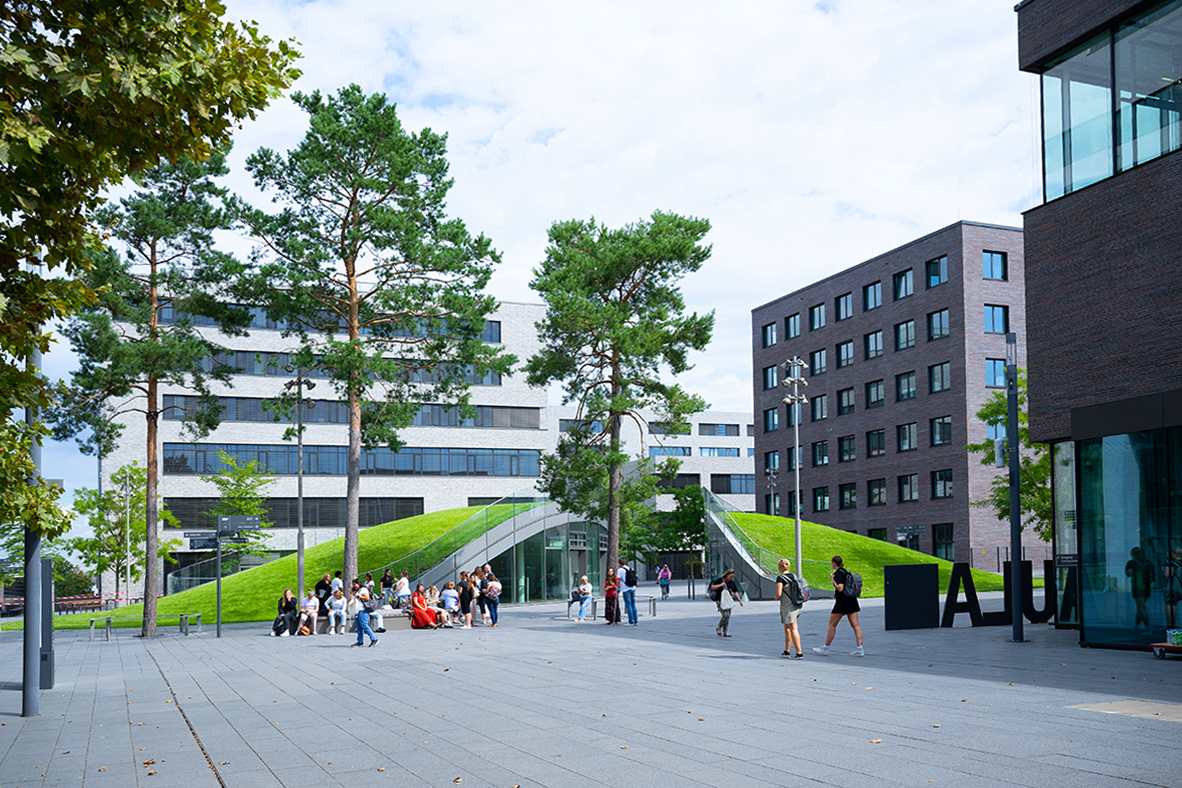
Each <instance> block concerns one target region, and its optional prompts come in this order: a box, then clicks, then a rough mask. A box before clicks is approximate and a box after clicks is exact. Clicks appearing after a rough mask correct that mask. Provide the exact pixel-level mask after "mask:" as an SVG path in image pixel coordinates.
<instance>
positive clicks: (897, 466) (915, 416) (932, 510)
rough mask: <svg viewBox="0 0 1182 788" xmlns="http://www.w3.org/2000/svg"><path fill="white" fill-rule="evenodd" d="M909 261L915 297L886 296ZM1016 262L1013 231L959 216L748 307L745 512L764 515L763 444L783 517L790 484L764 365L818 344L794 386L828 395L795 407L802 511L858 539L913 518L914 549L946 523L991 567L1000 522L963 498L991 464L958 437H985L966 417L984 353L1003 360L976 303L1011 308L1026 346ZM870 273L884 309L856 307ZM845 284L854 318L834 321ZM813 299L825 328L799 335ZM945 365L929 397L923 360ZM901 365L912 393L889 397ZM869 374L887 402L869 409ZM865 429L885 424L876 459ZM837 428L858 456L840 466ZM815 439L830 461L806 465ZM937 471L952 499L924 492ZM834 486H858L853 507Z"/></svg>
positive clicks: (1000, 341)
mask: <svg viewBox="0 0 1182 788" xmlns="http://www.w3.org/2000/svg"><path fill="white" fill-rule="evenodd" d="M985 249H988V250H990V251H1001V252H1006V253H1007V255H1008V257H1009V270H1010V278H1009V280H1008V281H1006V282H994V281H985V280H984V279H983V278H982V272H981V252H982V250H985ZM941 255H947V256H948V272H949V281H948V282H947V283H946V284H943V285H940V286H938V287H935V288H932V289H928V288H927V287H926V277H925V269H924V263H925V262H926V261H928V260H931V259H934V258H937V257H939V256H941ZM908 268H910V269H911V270H912V276H913V281H914V295H912V296H910V297H908V298H904V299H901V300H899V301H895V300H893V294H892V287H891V284H892V277H893V275H894V274H895V273H898V272H900V271H903V270H906V269H908ZM1023 268H1024V258H1023V250H1022V233H1021V231H1019V230H1016V229H1013V228H999V227H994V226H989V225H979V224H970V223H958V224H955V225H952V226H951V227H948V228H945V229H943V230H940V231H938V232H936V233H933V234H931V235H929V236H926V237H924V238H921V239H919V240H917V241H914V242H912V243H910V244H907V245H906V246H903V247H900V248H898V249H895V250H893V251H891V252H888V253H886V254H884V255H881V256H879V257H876V258H874V259H872V260H869V261H867V262H865V263H862V264H861V265H858V266H855V267H853V268H850V269H848V270H846V271H842V272H841V273H838V274H836V275H834V276H831V277H829V278H828V279H825V280H822V281H820V282H817V283H816V284H814V285H811V286H809V287H806V288H803V289H802V290H799V291H797V292H794V293H790V294H789V295H786V296H784V297H782V298H779V299H777V300H776V301H773V302H771V303H769V304H765V305H764V306H761V307H758V308H756V309H754V310H752V323H751V328H752V360H753V374H754V380H753V390H754V415H755V424H756V429H755V451H756V456H755V474H756V480H757V494H756V502H757V507H756V508H757V509H758V510H759V511H761V512H762V511H765V505H764V495H765V494H766V493H767V492H768V490H767V487H766V484H765V482H764V476H763V456H764V453H765V452H768V451H773V450H778V451H779V452H780V468H781V470H780V475H779V481H778V483H777V485H776V491H777V492H779V493H780V495H781V513H782V514H787V513H788V511H789V509H788V498H789V494H790V492H791V491H792V490H793V489H794V487H793V480H792V471H791V470H789V468H788V458H789V456H790V454H791V448H790V447H791V445H792V428H791V426H789V425H788V424H787V413H786V410H785V408H784V406H783V405H782V400H783V397H784V396H785V394H786V393H787V389H786V388H785V387H783V386H780V387H778V388H777V389H775V390H771V391H764V390H763V385H762V382H763V378H762V375H763V369H764V367H768V366H772V365H775V364H780V363H783V362H784V361H785V360H786V359H788V358H790V357H791V356H793V355H796V354H799V355H800V356H801V357H802V358H803V359H805V360H806V361H808V360H809V354H810V353H811V352H812V351H814V350H818V349H820V348H822V347H824V348H825V349H826V350H827V351H828V354H829V364H828V371H827V372H826V373H825V374H823V375H813V376H808V377H807V378H806V379H807V380H808V383H809V385H808V387H807V389H805V393H806V394H807V395H808V396H809V397H810V398H811V397H814V396H816V395H818V394H822V393H824V394H827V395H828V397H829V418H828V419H826V420H824V421H819V422H813V421H811V420H810V418H809V414H808V412H807V409H806V412H805V417H804V419H803V420H802V423H801V426H800V441H801V445H802V447H804V454H805V457H804V463H803V464H802V467H801V489H802V495H803V498H804V506H803V508H802V514H803V516H804V518H805V519H808V520H812V521H815V522H820V523H824V524H825V525H829V526H832V527H835V528H841V529H843V530H847V531H856V532H857V533H860V534H863V535H865V534H866V533H867V531H868V530H869V529H871V528H886V529H887V536H888V539H890V540H892V541H893V540H894V538H895V533H896V529H898V528H901V527H906V526H922V527H923V536H922V537H921V540H920V549H921V550H923V551H924V552H927V553H931V552H932V547H933V544H932V542H933V539H932V525H934V524H937V523H949V522H950V523H953V532H954V544H955V557H956V559H957V560H961V561H964V560H969V557H970V551H973V552H974V555H973V560H974V561H976V562H977V563H978V564H980V563H981V559H982V555H981V552H982V551H984V552H985V553H986V554H987V559H988V560H987V561H986V565H987V566H990V567H992V565H993V547H995V546H997V545H1004V544H1008V540H1009V536H1008V526H1001V528H1000V529H999V528H998V527H997V526H1000V525H1001V524H999V523H997V520H996V518H995V517H994V516H993V515H992V514H990V513H989V512H988V511H987V510H983V509H977V508H973V507H970V506H969V505H968V503H969V501H970V500H973V499H979V498H981V497H983V496H984V494H985V492H986V491H987V490H988V487H989V482H990V480H991V479H992V477H993V475H994V474H995V470H994V469H993V468H992V467H986V466H982V465H980V464H979V463H978V461H977V459H976V458H975V457H973V458H969V457H968V456H967V454H966V452H965V450H964V445H965V444H966V443H968V442H970V441H972V442H977V441H980V440H982V439H983V438H984V435H985V428H984V425H982V424H980V423H979V422H977V421H976V419H975V413H976V411H977V409H978V408H979V407H980V405H981V404H982V403H983V401H984V400H985V399H986V398H987V397H988V396H989V395H990V394H991V393H992V390H990V389H986V387H985V359H986V358H1004V357H1005V339H1004V337H1002V336H997V335H986V334H985V332H984V305H985V304H986V303H991V304H1005V305H1007V306H1009V307H1010V325H1011V330H1013V331H1017V332H1018V333H1019V337H1020V338H1019V348H1020V350H1021V349H1022V348H1023V346H1024V345H1025V342H1024V341H1023V340H1022V338H1021V335H1022V332H1023V331H1024V329H1025V322H1026V314H1025V306H1024V299H1023V297H1022V288H1023V286H1024V279H1023V273H1022V272H1023ZM874 281H881V282H882V283H883V305H882V306H881V307H879V308H878V309H874V310H871V311H869V312H864V311H863V309H862V286H863V285H866V284H869V283H871V282H874ZM847 292H849V293H853V297H854V315H853V317H851V318H850V319H848V320H843V321H840V322H835V321H834V316H835V314H834V300H835V299H836V298H837V297H838V296H839V295H842V294H844V293H847ZM819 303H824V304H825V306H826V318H827V322H826V326H825V327H824V328H822V329H819V330H817V331H809V330H808V309H809V307H811V306H813V305H815V304H819ZM944 308H947V309H948V310H949V319H950V320H949V322H950V327H951V333H952V335H951V336H950V337H947V338H945V339H939V340H936V341H931V342H929V341H928V339H927V315H928V314H929V313H931V312H935V311H937V310H939V309H944ZM798 312H799V313H800V316H801V328H802V332H801V336H799V337H797V338H795V339H792V340H786V339H785V337H784V318H785V317H787V316H789V315H792V314H794V313H798ZM908 319H912V320H915V324H916V344H915V346H914V347H912V348H908V349H905V350H901V351H896V350H894V326H895V325H896V324H897V323H901V322H903V321H905V320H908ZM772 322H775V323H776V324H777V334H778V339H779V341H778V342H777V343H776V345H774V346H772V347H770V348H764V347H762V333H761V330H762V327H763V326H764V325H766V324H768V323H772ZM879 329H881V330H882V331H883V339H884V354H883V355H882V356H881V357H879V358H877V359H871V360H866V359H865V357H864V354H863V336H864V335H865V334H867V333H869V332H871V331H875V330H879ZM849 339H852V340H853V341H854V346H855V356H854V358H855V360H854V363H853V364H852V365H850V366H849V367H846V368H843V369H837V368H836V353H837V344H838V343H840V342H843V341H845V340H849ZM1021 357H1022V356H1021V354H1020V359H1021ZM945 361H947V362H950V363H951V366H952V382H953V387H952V389H951V390H949V391H943V392H939V393H936V394H929V393H928V377H927V376H928V367H929V366H931V365H933V364H938V363H942V362H945ZM912 370H914V371H915V372H916V382H917V388H918V394H917V396H916V397H915V398H914V399H911V400H906V401H904V402H896V400H895V375H897V374H899V373H903V372H908V371H912ZM880 378H881V379H883V380H884V382H885V387H886V403H885V404H884V405H883V406H881V407H877V408H873V409H871V410H869V411H868V410H866V407H865V405H866V399H865V384H866V383H867V382H869V381H872V380H877V379H880ZM845 388H853V389H854V397H855V403H856V408H855V411H854V412H853V413H851V414H847V415H844V416H839V415H837V392H838V391H839V390H841V389H845ZM776 406H779V409H780V429H779V430H777V431H775V432H771V433H765V432H764V430H763V412H764V410H765V409H767V408H772V407H776ZM940 416H952V423H953V435H952V443H951V444H950V445H946V446H939V447H932V446H930V442H931V436H930V428H929V420H930V419H932V418H937V417H940ZM910 422H914V423H916V424H917V427H918V434H919V448H918V449H917V450H915V451H910V452H902V453H900V452H898V451H897V444H896V436H895V428H896V427H897V426H898V425H900V424H907V423H910ZM875 429H884V430H885V431H886V449H887V451H886V455H885V456H881V457H873V458H871V457H867V456H866V432H868V431H870V430H875ZM845 435H854V436H856V446H857V459H855V460H854V461H853V462H847V463H840V462H838V458H839V452H838V445H837V439H838V438H839V437H841V436H845ZM821 440H827V441H828V442H829V458H830V459H829V465H827V466H822V467H814V466H813V465H812V452H811V447H812V444H813V443H814V442H816V441H821ZM945 468H949V469H952V472H953V485H954V488H953V490H954V492H953V497H952V498H951V499H937V500H933V499H932V497H931V480H930V473H931V471H933V470H939V469H945ZM911 473H916V474H918V475H919V483H920V499H919V500H918V501H915V502H908V503H899V502H898V481H897V480H898V477H899V476H901V475H905V474H911ZM871 479H886V482H887V503H886V505H883V506H874V507H871V506H868V505H867V501H868V488H867V482H868V481H869V480H871ZM844 483H856V484H857V490H858V507H857V508H856V509H852V510H841V509H839V500H840V498H839V486H840V485H841V484H844ZM825 486H828V487H829V495H830V501H831V507H830V510H829V511H828V512H825V513H814V512H813V510H812V490H813V488H814V487H825Z"/></svg>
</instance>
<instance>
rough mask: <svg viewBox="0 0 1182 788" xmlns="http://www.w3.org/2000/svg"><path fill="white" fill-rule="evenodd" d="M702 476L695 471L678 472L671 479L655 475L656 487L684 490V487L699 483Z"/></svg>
mask: <svg viewBox="0 0 1182 788" xmlns="http://www.w3.org/2000/svg"><path fill="white" fill-rule="evenodd" d="M701 483H702V477H701V476H700V475H699V474H696V473H679V474H677V475H676V476H674V477H673V478H672V479H662V478H660V477H657V488H658V489H661V490H684V489H685V488H686V487H692V486H697V485H701Z"/></svg>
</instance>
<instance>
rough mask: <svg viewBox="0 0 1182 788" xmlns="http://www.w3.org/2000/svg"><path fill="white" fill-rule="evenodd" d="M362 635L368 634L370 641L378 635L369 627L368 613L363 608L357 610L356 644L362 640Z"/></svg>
mask: <svg viewBox="0 0 1182 788" xmlns="http://www.w3.org/2000/svg"><path fill="white" fill-rule="evenodd" d="M363 635H369V639H370V641H371V642H372V641H374V640H377V639H378V636H377V635H375V634H374V633H373V630H372V629H370V627H369V613H368V612H367V611H366V610H365V609H364V608H362V609H361V610H358V611H357V645H359V646H360V645H361V644H362V643H363V642H364V638H363V637H362V636H363Z"/></svg>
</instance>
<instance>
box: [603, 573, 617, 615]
mask: <svg viewBox="0 0 1182 788" xmlns="http://www.w3.org/2000/svg"><path fill="white" fill-rule="evenodd" d="M603 617H604V618H605V619H606V620H607V625H608V626H609V627H610V626H611V625H612V624H618V623H620V606H619V605H618V604H616V570H614V569H610V568H609V569H608V570H607V580H604V581H603Z"/></svg>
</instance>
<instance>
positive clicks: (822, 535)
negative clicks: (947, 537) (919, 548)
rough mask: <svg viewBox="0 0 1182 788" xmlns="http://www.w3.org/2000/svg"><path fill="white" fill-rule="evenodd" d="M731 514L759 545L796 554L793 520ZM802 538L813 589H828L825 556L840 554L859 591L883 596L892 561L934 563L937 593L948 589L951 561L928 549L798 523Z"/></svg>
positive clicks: (994, 580) (989, 586) (988, 575)
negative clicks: (854, 575) (857, 580)
mask: <svg viewBox="0 0 1182 788" xmlns="http://www.w3.org/2000/svg"><path fill="white" fill-rule="evenodd" d="M731 516H733V517H734V518H735V522H737V523H738V524H739V527H740V528H742V529H743V530H744V531H745V532H746V533H747V535H748V536H749V537H751V540H752V541H754V542H755V543H756V544H757V545H759V546H760V547H762V548H764V549H765V550H770V551H771V552H773V553H779V554H780V555H782V556H786V557H788V558H792V557H793V556H795V555H796V540H795V535H794V531H793V521H792V520H788V519H785V518H783V517H772V516H769V515H766V514H749V513H742V512H732V513H731ZM800 541H801V549H802V550H803V557H804V559H805V569H804V577H805V579H806V580H808V582H809V585H810V586H813V587H814V588H832V584H831V583H830V581H829V572H830V565H829V559H830V558H832V557H833V556H835V555H840V556H841V557H842V559H843V560H844V561H845V566H846V568H848V569H849V570H850V571H853V572H857V573H858V574H860V575H861V576H862V596H866V597H879V596H882V595H883V575H882V567H884V566H887V565H890V564H938V565H939V567H940V593H941V594H944V593H945V592H947V590H948V579H949V578H950V577H951V575H952V562H950V561H943V560H941V559H939V558H936V557H934V556H930V555H927V554H926V553H920V552H916V551H915V550H908V549H907V548H905V547H900V546H899V545H896V544H891V543H890V542H883V541H879V540H878V539H871V538H869V537H867V536H859V535H857V534H851V533H848V532H846V531H839V530H838V529H836V528H830V527H829V526H826V525H818V524H817V523H808V522H801V524H800ZM973 583H974V584H975V586H976V588H977V590H978V591H1001V590H1002V588H1003V585H1002V578H1001V575H998V574H994V573H992V572H984V571H982V570H980V569H974V570H973Z"/></svg>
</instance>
